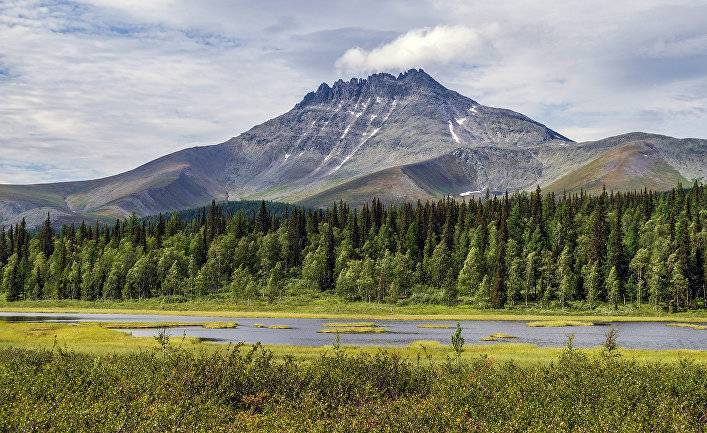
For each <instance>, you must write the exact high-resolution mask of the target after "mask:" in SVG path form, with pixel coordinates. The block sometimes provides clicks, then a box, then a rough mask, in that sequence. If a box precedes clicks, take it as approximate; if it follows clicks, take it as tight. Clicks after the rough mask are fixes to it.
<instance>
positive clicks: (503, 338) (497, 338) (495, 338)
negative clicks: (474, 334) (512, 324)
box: [481, 332, 518, 341]
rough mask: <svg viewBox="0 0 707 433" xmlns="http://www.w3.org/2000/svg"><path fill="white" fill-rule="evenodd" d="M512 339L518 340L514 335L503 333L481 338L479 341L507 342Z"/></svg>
mask: <svg viewBox="0 0 707 433" xmlns="http://www.w3.org/2000/svg"><path fill="white" fill-rule="evenodd" d="M514 338H518V337H516V336H515V335H510V334H504V333H503V332H495V333H493V334H491V335H487V336H486V337H481V341H508V340H512V339H514Z"/></svg>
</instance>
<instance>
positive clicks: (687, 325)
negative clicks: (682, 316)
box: [666, 323, 707, 331]
mask: <svg viewBox="0 0 707 433" xmlns="http://www.w3.org/2000/svg"><path fill="white" fill-rule="evenodd" d="M666 325H667V326H672V327H675V328H687V329H694V330H695V331H706V330H707V325H699V324H697V323H667V324H666Z"/></svg>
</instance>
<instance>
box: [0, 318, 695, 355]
mask: <svg viewBox="0 0 707 433" xmlns="http://www.w3.org/2000/svg"><path fill="white" fill-rule="evenodd" d="M362 320H364V321H366V322H375V324H376V325H377V326H379V327H382V328H384V329H385V330H386V332H385V333H380V334H341V344H345V345H358V346H364V345H365V346H405V345H408V344H410V343H412V342H414V341H418V340H433V341H438V342H440V343H442V344H449V341H450V337H451V334H452V332H453V331H454V330H453V329H452V328H453V327H455V326H456V323H457V322H456V321H444V320H424V321H422V320H369V319H362ZM0 321H6V322H59V323H81V322H187V323H192V322H237V323H238V324H239V326H238V327H237V328H232V329H206V328H202V327H200V326H186V327H179V328H169V329H168V330H167V332H168V333H169V334H170V335H171V336H174V337H180V336H182V335H187V336H189V337H199V338H202V339H204V340H209V341H215V342H220V343H237V342H244V343H257V342H261V343H263V344H289V345H295V346H323V345H331V344H332V343H333V342H334V340H335V338H336V337H335V335H333V334H320V333H318V332H317V331H319V330H320V329H322V328H323V327H324V325H325V324H327V323H340V322H355V321H358V320H350V319H340V320H338V319H336V320H335V319H282V318H278V319H276V318H237V317H233V318H230V317H229V318H224V317H216V316H173V315H145V314H88V313H86V314H84V313H65V314H64V313H14V312H0ZM459 323H460V324H461V326H462V328H463V332H462V335H463V336H464V338H465V340H466V343H467V344H505V343H504V342H485V341H481V338H482V337H485V336H488V335H490V334H493V333H497V332H501V333H505V334H510V335H514V336H516V337H518V338H515V339H512V340H508V341H512V342H517V343H529V344H534V345H537V346H541V347H561V346H564V345H565V343H566V341H567V336H568V335H570V334H574V335H575V340H574V344H575V346H577V347H592V346H598V345H600V344H601V343H602V342H603V341H604V335H605V333H606V331H607V330H608V328H609V326H580V327H574V326H570V327H560V328H530V327H528V326H527V322H524V321H515V320H509V321H496V320H478V321H476V320H475V321H460V322H459ZM256 324H262V325H266V326H270V325H287V326H290V327H291V328H292V329H267V328H259V327H256V326H255V325H256ZM423 324H437V325H449V326H450V327H451V328H450V329H434V328H420V327H419V325H423ZM610 326H614V327H615V328H616V329H617V330H618V344H619V346H620V347H626V348H633V349H695V350H707V331H704V330H694V329H687V328H677V327H672V326H667V325H666V324H665V323H660V322H630V323H614V324H611V325H610ZM121 331H123V332H128V333H130V334H132V335H134V336H154V335H156V334H157V332H158V330H157V329H121Z"/></svg>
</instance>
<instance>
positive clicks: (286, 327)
mask: <svg viewBox="0 0 707 433" xmlns="http://www.w3.org/2000/svg"><path fill="white" fill-rule="evenodd" d="M253 327H254V328H265V329H292V326H290V325H263V324H262V323H256V324H255V325H253Z"/></svg>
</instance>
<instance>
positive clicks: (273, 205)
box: [144, 200, 299, 223]
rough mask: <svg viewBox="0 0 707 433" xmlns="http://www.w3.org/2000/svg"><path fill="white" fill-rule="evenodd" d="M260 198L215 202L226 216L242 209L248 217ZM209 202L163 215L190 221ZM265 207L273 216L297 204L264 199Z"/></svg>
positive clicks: (204, 208)
mask: <svg viewBox="0 0 707 433" xmlns="http://www.w3.org/2000/svg"><path fill="white" fill-rule="evenodd" d="M261 202H262V201H261V200H238V201H227V202H218V203H216V204H217V205H218V206H219V207H220V208H221V210H222V212H223V214H224V215H226V216H231V215H235V214H236V213H237V212H238V211H243V213H245V214H246V216H248V217H252V216H253V215H255V214H256V213H257V212H258V209H260V204H261ZM210 206H211V204H209V205H207V206H201V207H195V208H192V209H185V210H180V211H174V212H168V213H165V214H164V215H163V216H164V218H165V219H168V218H171V217H172V215H175V216H176V217H177V218H179V219H180V220H182V221H186V222H189V221H192V220H196V219H199V218H201V217H202V215H204V213H205V212H208V210H209V207H210ZM265 207H266V208H267V210H268V213H270V215H273V216H282V215H284V214H285V210H286V209H288V210H292V209H293V208H295V207H299V206H294V205H292V204H289V203H280V202H272V201H266V202H265ZM158 218H159V215H150V216H148V217H145V218H144V219H145V221H147V222H148V223H152V222H156V221H157V219H158Z"/></svg>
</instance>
